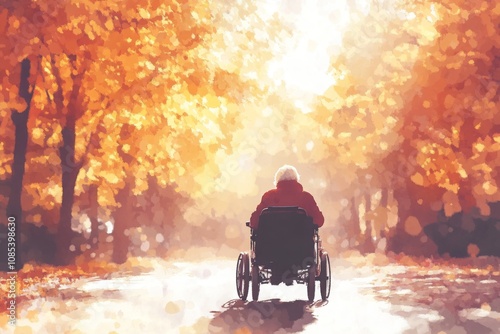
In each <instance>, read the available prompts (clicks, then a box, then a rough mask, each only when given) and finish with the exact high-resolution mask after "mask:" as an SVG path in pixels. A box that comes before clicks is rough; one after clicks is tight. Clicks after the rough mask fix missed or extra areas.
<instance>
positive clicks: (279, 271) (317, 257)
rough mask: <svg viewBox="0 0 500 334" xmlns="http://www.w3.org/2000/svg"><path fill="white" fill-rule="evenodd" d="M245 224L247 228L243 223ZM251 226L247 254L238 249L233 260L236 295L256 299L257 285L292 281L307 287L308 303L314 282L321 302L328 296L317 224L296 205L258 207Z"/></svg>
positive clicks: (326, 266)
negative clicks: (236, 259) (258, 209)
mask: <svg viewBox="0 0 500 334" xmlns="http://www.w3.org/2000/svg"><path fill="white" fill-rule="evenodd" d="M246 226H248V227H250V223H249V222H247V223H246ZM250 229H251V233H250V255H249V254H248V253H247V252H241V253H240V254H239V257H238V261H237V263H236V290H237V293H238V297H239V298H240V299H242V300H243V301H244V300H246V299H247V296H248V290H249V285H250V283H251V285H252V299H253V300H254V301H257V300H258V299H259V291H260V285H261V284H269V283H270V284H272V285H278V284H280V283H285V284H286V285H292V284H293V283H294V282H296V283H298V284H305V285H306V286H307V297H308V300H309V302H313V301H314V295H315V290H316V281H319V282H320V292H321V298H322V300H323V301H326V300H327V299H328V297H329V295H330V287H331V272H330V258H329V256H328V253H327V252H326V251H325V250H324V249H322V248H321V240H320V238H319V234H318V227H317V226H316V225H314V224H313V222H312V218H311V217H309V216H308V215H307V212H306V211H305V210H304V209H303V208H300V207H295V206H294V207H291V206H281V207H279V206H275V207H268V208H265V209H264V210H262V212H261V214H260V216H259V225H258V228H257V229H252V228H250Z"/></svg>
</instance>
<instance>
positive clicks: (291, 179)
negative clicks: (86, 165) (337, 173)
mask: <svg viewBox="0 0 500 334" xmlns="http://www.w3.org/2000/svg"><path fill="white" fill-rule="evenodd" d="M299 180H300V175H299V173H298V172H297V169H296V168H295V167H293V166H290V165H284V166H282V167H280V168H279V169H278V171H277V172H276V174H275V176H274V185H275V186H276V188H275V189H272V190H269V191H267V192H266V193H265V194H264V195H263V196H262V200H261V201H260V203H259V205H257V208H256V209H255V211H254V212H253V213H252V215H251V217H250V227H251V228H252V229H255V230H257V229H258V224H259V216H260V214H261V212H262V210H264V209H265V208H268V207H271V206H273V207H274V206H297V207H301V208H303V209H304V210H305V211H306V212H307V215H308V216H310V217H311V218H312V221H313V223H314V224H315V225H317V226H318V227H321V226H323V224H324V221H325V218H324V217H323V213H322V212H321V211H320V209H319V207H318V205H317V204H316V201H315V200H314V197H313V196H312V195H311V194H310V193H308V192H306V191H304V189H303V187H302V185H301V184H300V183H299ZM277 246H279V245H277ZM283 271H284V268H274V270H273V276H272V277H271V282H272V283H273V284H279V282H281V281H282V276H283ZM285 283H286V282H285Z"/></svg>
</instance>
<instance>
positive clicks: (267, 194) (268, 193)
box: [262, 189, 277, 197]
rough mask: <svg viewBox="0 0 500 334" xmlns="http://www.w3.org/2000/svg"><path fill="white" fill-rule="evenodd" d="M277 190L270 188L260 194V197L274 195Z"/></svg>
mask: <svg viewBox="0 0 500 334" xmlns="http://www.w3.org/2000/svg"><path fill="white" fill-rule="evenodd" d="M276 192H277V189H271V190H268V191H266V192H265V193H264V195H262V197H268V196H272V195H274V194H275V193H276Z"/></svg>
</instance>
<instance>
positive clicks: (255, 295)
mask: <svg viewBox="0 0 500 334" xmlns="http://www.w3.org/2000/svg"><path fill="white" fill-rule="evenodd" d="M259 291H260V278H259V266H257V265H255V264H254V265H252V299H253V300H254V301H257V300H258V299H259Z"/></svg>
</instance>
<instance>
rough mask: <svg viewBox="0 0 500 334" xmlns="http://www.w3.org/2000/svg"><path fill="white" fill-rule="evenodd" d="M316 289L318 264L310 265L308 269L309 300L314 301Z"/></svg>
mask: <svg viewBox="0 0 500 334" xmlns="http://www.w3.org/2000/svg"><path fill="white" fill-rule="evenodd" d="M315 290H316V266H310V267H309V269H308V270H307V298H308V299H309V302H310V303H312V302H313V301H314V293H315Z"/></svg>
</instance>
